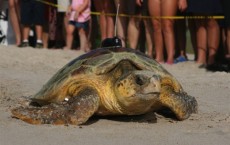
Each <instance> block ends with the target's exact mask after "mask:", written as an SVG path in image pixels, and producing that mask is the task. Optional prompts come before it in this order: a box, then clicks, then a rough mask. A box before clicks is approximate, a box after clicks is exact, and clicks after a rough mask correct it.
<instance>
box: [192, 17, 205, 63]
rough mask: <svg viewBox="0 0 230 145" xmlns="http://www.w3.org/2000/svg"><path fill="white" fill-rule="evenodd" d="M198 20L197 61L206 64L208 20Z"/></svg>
mask: <svg viewBox="0 0 230 145" xmlns="http://www.w3.org/2000/svg"><path fill="white" fill-rule="evenodd" d="M195 21H196V27H197V28H196V38H197V39H196V42H197V44H196V47H197V61H196V62H197V63H198V64H201V65H203V64H206V54H207V30H206V20H204V19H197V20H195Z"/></svg>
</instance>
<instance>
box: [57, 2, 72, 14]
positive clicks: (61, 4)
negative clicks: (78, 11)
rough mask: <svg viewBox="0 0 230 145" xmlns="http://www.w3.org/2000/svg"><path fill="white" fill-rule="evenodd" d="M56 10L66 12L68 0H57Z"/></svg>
mask: <svg viewBox="0 0 230 145" xmlns="http://www.w3.org/2000/svg"><path fill="white" fill-rule="evenodd" d="M57 4H58V12H66V11H67V8H68V6H69V5H70V0H57Z"/></svg>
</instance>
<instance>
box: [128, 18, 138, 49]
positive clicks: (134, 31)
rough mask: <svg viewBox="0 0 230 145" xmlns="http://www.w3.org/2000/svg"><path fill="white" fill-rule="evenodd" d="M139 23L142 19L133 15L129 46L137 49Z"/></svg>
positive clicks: (129, 32) (130, 20) (129, 29)
mask: <svg viewBox="0 0 230 145" xmlns="http://www.w3.org/2000/svg"><path fill="white" fill-rule="evenodd" d="M139 25H140V19H137V18H134V17H131V18H129V24H128V40H129V47H130V48H133V49H136V48H137V44H138V38H139V33H140V32H139Z"/></svg>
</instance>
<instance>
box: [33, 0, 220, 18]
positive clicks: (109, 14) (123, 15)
mask: <svg viewBox="0 0 230 145" xmlns="http://www.w3.org/2000/svg"><path fill="white" fill-rule="evenodd" d="M36 1H39V2H41V3H44V4H46V5H49V6H53V7H57V8H66V7H63V6H61V5H57V4H54V3H51V2H47V1H45V0H36ZM91 15H106V16H116V14H114V13H100V12H91ZM118 16H119V17H133V18H140V19H211V18H212V19H224V16H160V17H153V16H143V15H128V14H119V15H118Z"/></svg>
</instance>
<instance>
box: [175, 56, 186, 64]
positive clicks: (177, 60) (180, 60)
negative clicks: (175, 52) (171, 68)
mask: <svg viewBox="0 0 230 145" xmlns="http://www.w3.org/2000/svg"><path fill="white" fill-rule="evenodd" d="M185 61H188V60H187V58H185V57H184V56H179V57H177V58H176V59H175V60H174V63H180V62H185Z"/></svg>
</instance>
